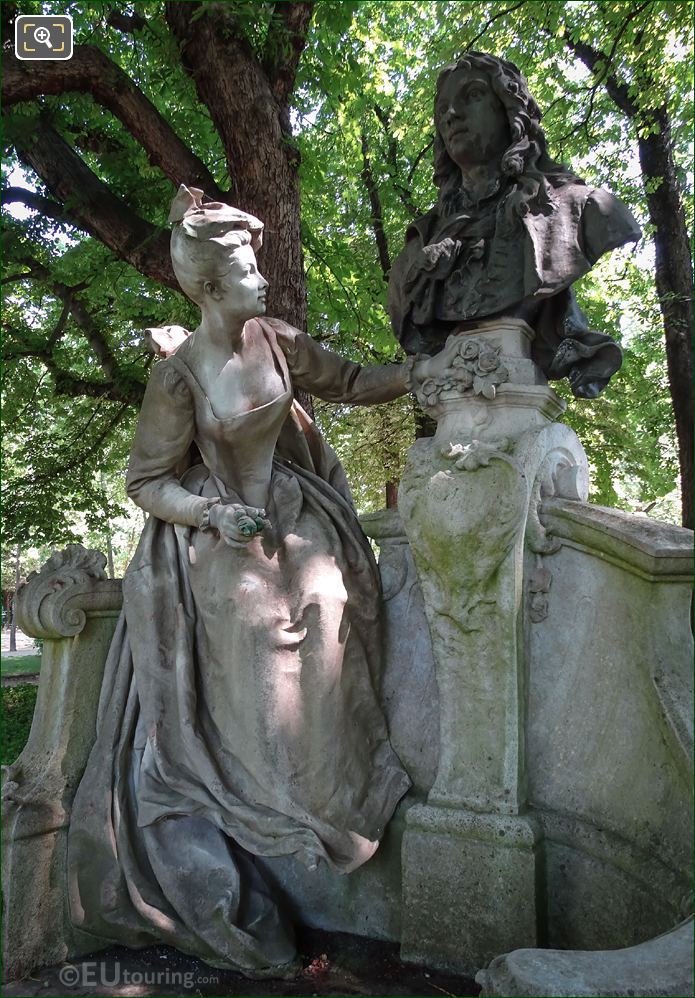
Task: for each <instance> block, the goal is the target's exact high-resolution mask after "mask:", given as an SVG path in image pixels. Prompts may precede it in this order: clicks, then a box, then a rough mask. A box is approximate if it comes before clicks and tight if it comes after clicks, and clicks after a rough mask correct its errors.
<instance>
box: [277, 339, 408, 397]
mask: <svg viewBox="0 0 695 998" xmlns="http://www.w3.org/2000/svg"><path fill="white" fill-rule="evenodd" d="M266 321H267V322H268V324H269V325H270V326H271V327H272V329H273V331H274V332H275V335H276V337H277V341H278V344H279V345H280V348H281V350H282V351H283V353H284V354H285V357H286V358H287V366H288V368H289V370H290V374H291V375H292V382H293V384H294V385H296V386H297V387H298V388H303V389H304V390H305V391H307V392H310V393H311V394H312V395H316V396H318V398H320V399H325V401H326V402H351V403H353V404H354V405H374V404H376V403H379V402H391V401H392V400H393V399H397V398H400V396H401V395H405V394H406V393H407V392H409V391H410V374H411V368H412V363H411V362H410V361H406V363H405V364H375V365H374V366H368V367H364V366H362V364H355V363H354V362H353V361H350V360H345V359H344V358H343V357H341V356H340V355H339V354H337V353H333V352H332V351H331V350H326V349H324V347H322V346H321V345H320V344H319V343H317V342H316V340H313V339H312V338H311V336H309V335H308V334H307V333H302V332H300V331H299V330H298V329H294V328H293V327H292V326H290V325H288V324H287V323H286V322H282V321H281V320H280V319H268V320H266Z"/></svg>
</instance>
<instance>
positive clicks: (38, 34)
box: [34, 28, 51, 49]
mask: <svg viewBox="0 0 695 998" xmlns="http://www.w3.org/2000/svg"><path fill="white" fill-rule="evenodd" d="M34 41H35V42H38V43H39V44H40V45H46V46H48V48H49V49H50V48H51V32H50V31H49V30H48V28H37V29H36V31H35V32H34Z"/></svg>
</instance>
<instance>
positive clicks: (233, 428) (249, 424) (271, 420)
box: [165, 337, 292, 506]
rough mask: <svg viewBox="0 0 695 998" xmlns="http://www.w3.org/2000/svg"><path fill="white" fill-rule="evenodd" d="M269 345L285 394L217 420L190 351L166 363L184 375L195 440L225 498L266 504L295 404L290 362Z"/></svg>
mask: <svg viewBox="0 0 695 998" xmlns="http://www.w3.org/2000/svg"><path fill="white" fill-rule="evenodd" d="M267 339H268V341H269V347H270V350H271V351H272V354H273V359H274V360H275V363H276V367H277V369H278V371H279V373H280V375H281V377H282V380H283V382H284V385H285V390H284V392H282V393H281V394H280V395H277V396H276V397H275V398H273V399H271V400H270V401H268V402H266V403H264V404H263V405H259V406H256V407H255V408H253V409H248V410H245V411H241V412H238V413H236V414H234V415H232V416H226V417H219V416H217V415H216V414H215V412H214V410H213V407H212V403H211V402H210V400H209V398H208V396H207V394H206V393H205V391H204V389H203V387H202V386H201V384H200V382H199V381H198V379H197V378H196V376H195V374H194V373H193V371H192V370H191V368H190V367H189V366H188V364H187V363H186V356H187V350H186V347H187V346H188V343H189V342H190V341H187V343H186V344H184V349H182V350H181V351H179V352H177V353H176V354H175V355H174V356H173V357H171V358H169V360H168V361H165V363H168V364H170V365H171V366H172V367H173V368H174V370H175V371H177V372H178V373H179V374H180V375H182V376H183V378H184V380H185V383H186V385H187V386H188V388H189V389H190V392H191V397H192V400H193V407H194V410H195V437H194V442H195V443H196V445H197V447H198V450H199V451H200V454H201V457H202V459H203V463H204V464H205V466H206V468H207V469H208V470H209V471H210V472H211V473H212V474H213V475H214V477H215V478H216V480H217V485H218V487H219V490H220V493H221V494H222V497H223V498H232V499H234V500H235V501H241V502H244V503H247V504H249V505H257V506H264V505H265V504H266V497H267V490H268V487H269V483H270V476H271V472H272V463H273V456H274V453H275V447H276V444H277V440H278V436H279V434H280V430H281V429H282V426H283V423H284V422H285V420H286V418H287V414H288V413H289V411H290V408H291V406H292V388H291V383H290V377H289V371H288V369H287V362H286V360H285V358H284V356H283V354H282V351H281V350H280V349H279V348H278V347H277V345H276V344H275V343H273V342H272V341H271V340H270V338H269V337H268V338H267Z"/></svg>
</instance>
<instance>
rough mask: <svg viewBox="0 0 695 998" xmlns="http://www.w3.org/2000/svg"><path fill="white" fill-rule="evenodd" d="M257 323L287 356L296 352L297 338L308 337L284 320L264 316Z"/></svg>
mask: <svg viewBox="0 0 695 998" xmlns="http://www.w3.org/2000/svg"><path fill="white" fill-rule="evenodd" d="M255 321H256V322H257V323H258V325H259V326H260V327H261V329H262V330H263V332H264V333H265V334H266V336H268V335H269V336H270V337H271V339H274V340H275V342H276V343H277V345H278V346H279V347H280V349H281V350H282V352H283V353H284V354H285V355H286V356H288V355H290V356H291V355H292V354H293V353H294V352H295V351H296V349H297V338H298V337H301V336H304V335H306V334H304V333H302V331H301V330H300V329H295V327H294V326H291V325H290V324H289V322H285V321H284V320H283V319H272V318H267V317H266V316H263V317H262V318H261V317H259V318H257V319H256V320H255Z"/></svg>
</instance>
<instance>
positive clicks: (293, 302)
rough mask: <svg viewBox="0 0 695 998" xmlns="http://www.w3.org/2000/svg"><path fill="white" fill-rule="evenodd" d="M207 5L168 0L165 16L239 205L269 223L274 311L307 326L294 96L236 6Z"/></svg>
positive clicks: (266, 261)
mask: <svg viewBox="0 0 695 998" xmlns="http://www.w3.org/2000/svg"><path fill="white" fill-rule="evenodd" d="M286 6H287V7H290V6H292V5H290V4H287V5H286ZM200 7H201V5H200V4H198V3H181V2H174V3H167V4H166V5H165V9H166V18H167V21H168V23H169V26H170V28H171V30H172V32H173V34H174V36H175V37H176V38H177V40H178V41H179V44H180V45H181V54H182V57H183V63H184V66H185V68H186V71H187V72H188V73H189V75H190V76H191V77H192V79H193V81H194V82H195V86H196V90H197V91H198V96H199V98H200V100H201V101H202V102H203V104H204V105H205V106H206V107H207V108H208V109H209V111H210V116H211V118H212V120H213V124H214V125H215V128H216V129H217V132H218V134H219V135H220V138H221V139H222V143H223V145H224V149H225V153H226V157H227V164H228V167H229V174H230V177H231V178H232V197H233V199H234V204H235V207H237V208H241V209H242V211H248V212H250V213H251V214H253V215H257V216H258V217H259V218H260V219H261V221H262V222H264V223H265V230H264V233H263V247H262V249H261V251H260V253H259V257H258V260H259V266H260V268H261V270H262V272H263V274H264V276H265V277H266V278H267V280H268V281H269V282H270V287H269V289H268V315H272V316H277V317H278V318H280V319H284V320H285V321H286V322H290V323H292V325H293V326H297V328H298V329H305V328H306V293H305V278H304V262H303V258H302V247H301V239H300V201H299V176H298V167H299V153H298V151H297V149H296V147H295V145H294V144H293V142H292V140H291V130H290V125H289V113H288V107H287V101H286V100H278V98H277V97H276V94H275V93H274V92H273V88H272V81H271V79H270V77H269V74H268V71H267V67H264V66H263V65H262V64H261V63H260V61H259V60H258V58H257V57H256V55H255V54H254V52H253V51H252V50H251V48H250V46H249V45H248V43H246V42H245V41H244V40H243V37H242V36H241V34H240V33H239V32H238V31H236V30H235V26H234V21H233V15H232V11H231V9H228V8H226V5H224V4H209V5H208V4H205V5H204V6H203V7H202V10H203V13H202V15H201V14H200ZM194 15H196V19H195V21H194V22H192V18H193V16H194ZM292 78H293V79H294V73H293V74H292ZM286 97H287V98H288V97H289V94H287V95H286Z"/></svg>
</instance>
